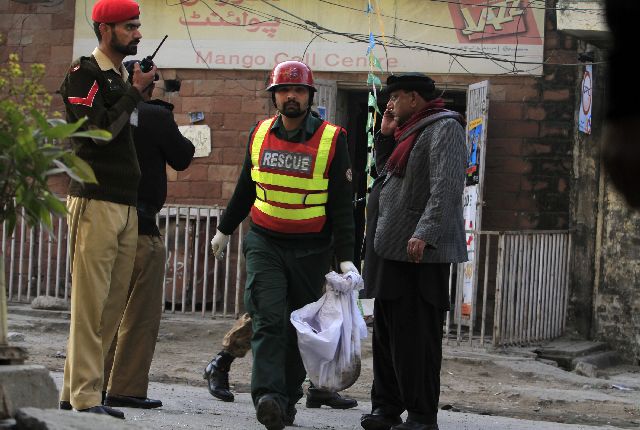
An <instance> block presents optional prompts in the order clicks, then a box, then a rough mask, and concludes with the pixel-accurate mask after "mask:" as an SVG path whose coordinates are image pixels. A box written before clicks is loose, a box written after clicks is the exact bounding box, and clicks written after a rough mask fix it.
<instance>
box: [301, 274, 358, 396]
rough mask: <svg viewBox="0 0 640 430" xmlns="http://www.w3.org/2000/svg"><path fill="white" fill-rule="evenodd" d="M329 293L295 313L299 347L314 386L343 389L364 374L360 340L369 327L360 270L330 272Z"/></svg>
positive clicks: (327, 288)
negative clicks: (361, 296) (360, 294)
mask: <svg viewBox="0 0 640 430" xmlns="http://www.w3.org/2000/svg"><path fill="white" fill-rule="evenodd" d="M325 278H326V280H327V283H326V292H325V294H324V295H323V296H322V297H321V298H320V300H318V301H317V302H314V303H309V304H308V305H306V306H304V307H303V308H301V309H298V310H295V311H293V312H292V313H291V323H292V324H293V326H294V327H295V329H296V332H297V334H298V348H299V349H300V355H301V356H302V362H303V363H304V367H305V369H306V371H307V375H308V376H309V379H310V380H311V382H313V385H314V386H316V387H317V388H322V389H325V390H329V391H334V392H336V391H342V390H344V389H345V388H348V387H350V386H351V385H353V383H354V382H356V380H357V379H358V377H359V376H360V339H361V338H365V337H367V326H366V324H365V322H364V319H363V318H362V314H361V313H360V310H359V308H358V304H357V299H358V291H359V290H361V289H362V288H363V286H364V284H363V281H362V277H361V276H360V275H359V274H358V273H356V272H349V273H347V274H346V275H339V274H337V273H336V272H330V273H328V274H327V275H325Z"/></svg>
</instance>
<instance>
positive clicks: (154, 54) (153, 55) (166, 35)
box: [149, 34, 169, 60]
mask: <svg viewBox="0 0 640 430" xmlns="http://www.w3.org/2000/svg"><path fill="white" fill-rule="evenodd" d="M167 37H169V35H168V34H165V35H164V37H163V38H162V41H161V42H160V45H158V47H157V48H156V50H155V51H153V54H151V57H149V58H150V59H151V60H153V58H154V57H155V56H156V54H157V53H158V50H159V49H160V47H161V46H162V44H163V43H164V41H165V40H167Z"/></svg>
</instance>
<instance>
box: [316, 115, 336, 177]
mask: <svg viewBox="0 0 640 430" xmlns="http://www.w3.org/2000/svg"><path fill="white" fill-rule="evenodd" d="M337 130H338V127H336V126H335V125H333V124H327V126H326V127H325V128H324V131H323V132H322V137H321V138H320V145H318V154H317V155H316V165H315V167H314V169H313V178H314V179H319V178H323V177H324V171H325V170H326V169H327V163H328V162H329V152H330V151H331V143H332V142H333V136H334V135H335V134H336V131H337Z"/></svg>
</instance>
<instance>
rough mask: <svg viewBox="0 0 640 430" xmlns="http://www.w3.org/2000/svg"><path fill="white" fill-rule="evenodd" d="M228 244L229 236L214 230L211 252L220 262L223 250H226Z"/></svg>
mask: <svg viewBox="0 0 640 430" xmlns="http://www.w3.org/2000/svg"><path fill="white" fill-rule="evenodd" d="M228 243H229V236H228V235H226V234H224V233H222V232H221V231H220V230H216V235H215V236H213V239H211V250H212V251H213V255H214V256H215V257H216V258H217V259H218V260H222V258H224V250H225V249H227V244H228Z"/></svg>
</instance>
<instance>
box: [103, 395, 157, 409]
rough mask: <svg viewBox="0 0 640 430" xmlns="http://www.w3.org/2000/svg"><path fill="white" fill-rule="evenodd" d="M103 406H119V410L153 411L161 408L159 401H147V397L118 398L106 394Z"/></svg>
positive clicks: (117, 396)
mask: <svg viewBox="0 0 640 430" xmlns="http://www.w3.org/2000/svg"><path fill="white" fill-rule="evenodd" d="M104 405H105V406H119V407H121V408H140V409H153V408H159V407H161V406H162V402H161V401H160V400H154V399H149V398H147V397H133V396H119V395H117V394H107V397H106V398H105V399H104Z"/></svg>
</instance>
